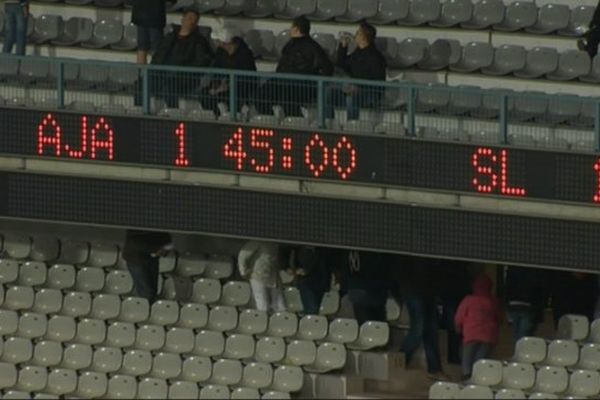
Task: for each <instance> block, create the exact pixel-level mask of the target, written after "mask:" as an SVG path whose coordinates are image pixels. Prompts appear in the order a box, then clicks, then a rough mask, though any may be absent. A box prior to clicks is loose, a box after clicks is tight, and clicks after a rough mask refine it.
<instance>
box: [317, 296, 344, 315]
mask: <svg viewBox="0 0 600 400" xmlns="http://www.w3.org/2000/svg"><path fill="white" fill-rule="evenodd" d="M339 308H340V294H339V292H338V291H336V290H330V291H329V292H326V293H325V295H324V296H323V300H321V307H320V308H319V314H320V315H325V316H327V315H334V314H335V313H337V312H338V310H339Z"/></svg>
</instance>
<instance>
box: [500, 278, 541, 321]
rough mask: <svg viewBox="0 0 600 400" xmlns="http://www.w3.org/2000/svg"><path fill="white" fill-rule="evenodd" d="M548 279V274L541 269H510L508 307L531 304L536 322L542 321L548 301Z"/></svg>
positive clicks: (507, 289)
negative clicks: (546, 284)
mask: <svg viewBox="0 0 600 400" xmlns="http://www.w3.org/2000/svg"><path fill="white" fill-rule="evenodd" d="M546 278H547V274H545V271H543V270H540V269H535V268H525V267H508V269H507V270H506V281H505V300H506V305H507V306H508V307H509V308H510V307H515V306H517V307H518V306H519V305H520V306H521V307H523V306H524V307H527V304H529V305H530V307H531V310H532V311H533V313H534V316H535V318H536V321H538V322H539V321H541V319H542V318H543V313H544V308H545V306H546V304H547V300H548V296H547V291H546V289H545V287H544V281H545V279H546ZM511 303H512V304H511ZM523 303H526V304H523Z"/></svg>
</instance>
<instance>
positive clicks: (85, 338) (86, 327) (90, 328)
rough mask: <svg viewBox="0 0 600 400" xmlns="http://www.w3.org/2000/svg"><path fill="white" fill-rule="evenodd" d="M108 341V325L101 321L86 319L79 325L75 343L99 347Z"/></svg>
mask: <svg viewBox="0 0 600 400" xmlns="http://www.w3.org/2000/svg"><path fill="white" fill-rule="evenodd" d="M105 340H106V325H105V324H104V321H102V320H99V319H89V318H84V319H82V320H80V321H79V322H78V323H77V333H76V334H75V341H76V342H77V343H82V344H89V345H98V344H100V343H103V342H104V341H105Z"/></svg>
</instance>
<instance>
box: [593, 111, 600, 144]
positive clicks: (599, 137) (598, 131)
mask: <svg viewBox="0 0 600 400" xmlns="http://www.w3.org/2000/svg"><path fill="white" fill-rule="evenodd" d="M594 105H595V113H594V149H595V150H596V151H600V101H596V103H595V104H594Z"/></svg>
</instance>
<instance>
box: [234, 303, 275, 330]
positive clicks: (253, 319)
mask: <svg viewBox="0 0 600 400" xmlns="http://www.w3.org/2000/svg"><path fill="white" fill-rule="evenodd" d="M268 323H269V319H268V316H267V313H266V312H264V311H259V310H250V309H249V310H243V311H241V312H240V315H239V323H238V327H237V330H236V332H237V333H244V334H247V335H260V334H262V333H264V332H265V331H266V330H267V326H268Z"/></svg>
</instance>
